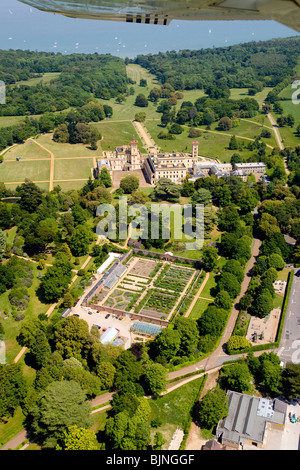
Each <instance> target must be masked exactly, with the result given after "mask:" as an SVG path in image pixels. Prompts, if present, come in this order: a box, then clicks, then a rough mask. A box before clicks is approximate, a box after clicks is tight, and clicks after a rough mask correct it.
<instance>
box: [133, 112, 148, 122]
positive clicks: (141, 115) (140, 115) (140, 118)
mask: <svg viewBox="0 0 300 470" xmlns="http://www.w3.org/2000/svg"><path fill="white" fill-rule="evenodd" d="M134 120H135V121H138V122H145V120H146V113H136V115H135V116H134Z"/></svg>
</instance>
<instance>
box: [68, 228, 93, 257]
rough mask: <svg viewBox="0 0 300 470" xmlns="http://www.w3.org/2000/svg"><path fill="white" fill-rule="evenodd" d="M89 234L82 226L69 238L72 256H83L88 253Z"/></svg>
mask: <svg viewBox="0 0 300 470" xmlns="http://www.w3.org/2000/svg"><path fill="white" fill-rule="evenodd" d="M90 241H91V232H90V230H89V229H88V228H87V227H86V226H84V225H78V226H77V227H76V228H75V230H74V232H73V233H72V235H71V238H70V243H69V245H70V249H71V252H72V254H73V256H83V255H86V254H87V253H88V252H89V243H90Z"/></svg>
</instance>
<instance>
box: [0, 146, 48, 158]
mask: <svg viewBox="0 0 300 470" xmlns="http://www.w3.org/2000/svg"><path fill="white" fill-rule="evenodd" d="M17 157H21V158H22V161H26V160H28V159H30V160H33V159H50V153H49V152H47V150H44V149H43V148H42V147H40V146H39V145H37V144H36V143H35V142H32V141H26V142H24V143H23V144H18V145H15V146H14V147H12V148H11V149H10V150H8V152H6V153H5V156H4V161H7V160H14V161H15V160H16V158H17Z"/></svg>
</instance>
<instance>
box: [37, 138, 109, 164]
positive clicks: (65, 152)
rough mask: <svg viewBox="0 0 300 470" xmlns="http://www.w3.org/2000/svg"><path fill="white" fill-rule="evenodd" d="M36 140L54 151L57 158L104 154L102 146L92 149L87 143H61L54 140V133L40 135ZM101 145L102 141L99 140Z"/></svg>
mask: <svg viewBox="0 0 300 470" xmlns="http://www.w3.org/2000/svg"><path fill="white" fill-rule="evenodd" d="M36 141H37V142H39V143H40V144H41V145H43V146H44V147H45V148H46V149H48V150H49V151H50V152H52V153H53V154H54V157H55V158H75V157H94V156H98V155H101V154H102V151H101V147H98V150H91V149H90V148H89V145H85V144H60V143H58V142H54V140H53V139H52V134H43V135H40V136H39V137H38V138H37V139H36ZM99 145H100V142H98V146H99ZM41 150H42V149H41ZM47 153H48V152H47ZM48 154H49V153H48Z"/></svg>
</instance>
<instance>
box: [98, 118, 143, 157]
mask: <svg viewBox="0 0 300 470" xmlns="http://www.w3.org/2000/svg"><path fill="white" fill-rule="evenodd" d="M93 126H94V127H96V128H97V129H98V131H99V132H101V135H102V140H101V148H102V149H103V150H115V148H116V147H122V145H129V144H130V141H131V140H137V141H138V143H139V144H138V146H139V150H140V151H141V152H145V149H144V147H143V146H142V143H141V141H140V138H139V136H138V134H137V132H136V130H135V128H134V126H133V123H132V122H131V121H130V120H127V121H124V122H123V121H122V122H118V121H115V120H114V118H112V120H111V121H110V120H105V121H101V122H99V123H95V124H93ZM97 152H98V155H100V153H99V149H98V151H97Z"/></svg>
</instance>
